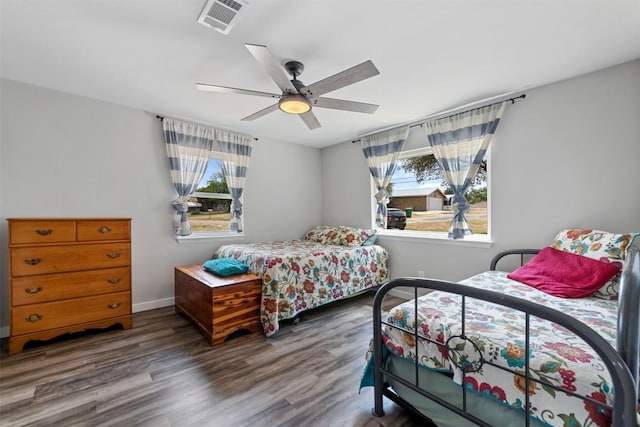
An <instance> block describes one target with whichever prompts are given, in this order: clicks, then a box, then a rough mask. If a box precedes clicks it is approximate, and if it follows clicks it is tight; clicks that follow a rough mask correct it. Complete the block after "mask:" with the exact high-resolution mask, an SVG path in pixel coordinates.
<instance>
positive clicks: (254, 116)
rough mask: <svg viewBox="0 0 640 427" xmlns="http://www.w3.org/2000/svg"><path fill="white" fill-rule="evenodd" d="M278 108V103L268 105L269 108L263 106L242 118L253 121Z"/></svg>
mask: <svg viewBox="0 0 640 427" xmlns="http://www.w3.org/2000/svg"><path fill="white" fill-rule="evenodd" d="M277 109H278V104H273V105H270V106H268V107H267V108H263V109H262V110H260V111H257V112H255V113H253V114H251V115H250V116H247V117H245V118H243V119H241V120H244V121H251V120H255V119H259V118H260V117H262V116H266V115H267V114H269V113H272V112H274V111H276V110H277Z"/></svg>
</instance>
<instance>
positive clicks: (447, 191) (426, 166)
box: [387, 149, 488, 235]
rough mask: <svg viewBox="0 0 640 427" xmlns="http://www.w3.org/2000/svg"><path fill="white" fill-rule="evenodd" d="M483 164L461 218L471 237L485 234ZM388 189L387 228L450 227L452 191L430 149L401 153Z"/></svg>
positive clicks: (434, 229) (438, 229)
mask: <svg viewBox="0 0 640 427" xmlns="http://www.w3.org/2000/svg"><path fill="white" fill-rule="evenodd" d="M486 178H487V162H486V160H485V161H484V162H483V165H482V166H481V169H480V171H479V172H478V175H477V176H476V179H475V180H474V183H473V185H472V188H471V190H469V191H468V192H467V193H466V195H465V196H466V198H467V200H468V201H469V205H470V206H471V210H470V211H469V212H467V214H466V215H465V217H466V219H467V223H468V224H469V228H470V229H471V231H472V232H473V234H481V235H482V234H484V235H486V234H487V222H488V220H487V179H486ZM388 190H391V191H389V193H390V197H389V199H390V201H389V204H388V208H387V228H389V229H399V230H411V231H425V232H439V233H447V232H448V231H449V226H450V225H451V219H452V215H451V197H452V196H453V191H452V190H451V188H450V187H449V185H448V184H447V182H446V180H445V179H444V177H443V175H442V172H441V170H440V167H439V166H438V163H437V161H436V159H435V157H434V156H433V154H431V150H430V149H421V150H412V151H407V152H405V153H403V154H402V155H401V157H400V160H399V161H398V165H397V167H396V171H395V173H394V175H393V178H392V180H391V185H390V188H389V189H388Z"/></svg>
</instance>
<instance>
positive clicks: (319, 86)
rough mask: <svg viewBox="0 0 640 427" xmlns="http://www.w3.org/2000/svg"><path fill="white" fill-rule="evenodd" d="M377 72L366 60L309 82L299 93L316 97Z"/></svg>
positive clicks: (374, 74) (375, 74)
mask: <svg viewBox="0 0 640 427" xmlns="http://www.w3.org/2000/svg"><path fill="white" fill-rule="evenodd" d="M378 74H380V71H378V69H377V68H376V66H375V65H373V62H371V60H368V61H365V62H363V63H362V64H358V65H356V66H354V67H351V68H349V69H346V70H344V71H341V72H339V73H338V74H334V75H333V76H330V77H327V78H326V79H322V80H320V81H317V82H315V83H313V84H310V85H309V86H306V87H304V88H302V89H301V90H300V93H302V94H303V95H305V96H307V97H309V98H317V97H319V96H321V95H324V94H325V93H328V92H331V91H334V90H336V89H340V88H343V87H345V86H349V85H351V84H354V83H357V82H359V81H362V80H365V79H368V78H369V77H373V76H377V75H378Z"/></svg>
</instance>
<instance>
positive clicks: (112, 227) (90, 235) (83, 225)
mask: <svg viewBox="0 0 640 427" xmlns="http://www.w3.org/2000/svg"><path fill="white" fill-rule="evenodd" d="M129 224H130V223H129V221H128V220H126V221H124V220H123V221H118V220H113V219H105V220H104V221H103V220H79V221H78V223H77V227H78V241H80V242H87V241H95V240H129V239H130V238H131V232H130V225H129Z"/></svg>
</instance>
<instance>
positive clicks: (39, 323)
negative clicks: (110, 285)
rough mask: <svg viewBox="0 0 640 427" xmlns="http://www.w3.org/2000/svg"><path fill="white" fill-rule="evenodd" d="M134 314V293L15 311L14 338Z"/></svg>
mask: <svg viewBox="0 0 640 427" xmlns="http://www.w3.org/2000/svg"><path fill="white" fill-rule="evenodd" d="M128 314H131V293H130V292H118V293H113V294H106V295H98V296H93V297H86V298H78V299H72V300H66V301H56V302H47V303H42V304H34V305H22V306H19V307H14V308H13V310H12V312H11V335H19V334H28V333H32V332H39V331H44V330H46V329H51V328H58V327H63V326H69V325H76V324H79V323H85V322H91V321H95V320H101V319H108V318H110V317H118V316H125V315H128Z"/></svg>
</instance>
